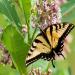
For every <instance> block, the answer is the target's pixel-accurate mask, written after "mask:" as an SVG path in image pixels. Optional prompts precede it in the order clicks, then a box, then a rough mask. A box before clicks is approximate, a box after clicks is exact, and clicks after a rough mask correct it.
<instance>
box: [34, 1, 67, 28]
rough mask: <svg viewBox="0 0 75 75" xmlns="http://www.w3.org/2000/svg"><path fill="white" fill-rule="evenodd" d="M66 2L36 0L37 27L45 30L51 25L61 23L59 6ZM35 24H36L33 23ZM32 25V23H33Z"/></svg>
mask: <svg viewBox="0 0 75 75" xmlns="http://www.w3.org/2000/svg"><path fill="white" fill-rule="evenodd" d="M66 2H67V1H66V0H50V1H49V0H42V1H40V0H37V1H36V5H37V7H36V9H37V13H38V16H36V17H37V19H38V21H39V22H38V25H39V26H40V28H41V29H45V28H46V27H47V26H49V25H51V24H56V23H60V22H61V17H62V16H61V9H60V5H61V4H63V3H66ZM35 23H36V22H35ZM33 25H35V24H34V22H33ZM33 27H34V26H33Z"/></svg>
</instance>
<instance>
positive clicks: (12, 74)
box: [0, 64, 20, 75]
mask: <svg viewBox="0 0 75 75" xmlns="http://www.w3.org/2000/svg"><path fill="white" fill-rule="evenodd" d="M0 75H20V74H19V72H18V71H17V70H16V69H12V68H11V67H10V66H7V65H6V66H5V65H1V64H0Z"/></svg>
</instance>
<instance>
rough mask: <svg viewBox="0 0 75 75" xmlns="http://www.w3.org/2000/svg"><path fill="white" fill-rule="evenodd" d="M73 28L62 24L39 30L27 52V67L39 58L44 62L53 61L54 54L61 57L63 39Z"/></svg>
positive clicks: (71, 25)
mask: <svg viewBox="0 0 75 75" xmlns="http://www.w3.org/2000/svg"><path fill="white" fill-rule="evenodd" d="M73 28H74V25H73V24H69V23H66V22H64V23H59V24H54V25H51V26H48V27H47V28H46V29H45V30H43V31H42V30H41V32H40V33H39V34H38V35H37V37H36V38H35V40H34V41H33V43H32V46H31V49H30V50H29V53H28V56H27V59H26V63H27V65H29V64H31V63H33V62H35V61H37V60H38V59H40V58H43V59H46V60H52V59H55V53H56V54H57V55H62V52H61V51H62V50H63V45H64V44H63V43H64V39H65V38H66V36H67V35H68V34H69V32H70V31H71V30H72V29H73Z"/></svg>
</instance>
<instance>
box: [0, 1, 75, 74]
mask: <svg viewBox="0 0 75 75" xmlns="http://www.w3.org/2000/svg"><path fill="white" fill-rule="evenodd" d="M15 1H17V3H16V2H15ZM34 1H35V0H9V1H8V0H0V28H2V29H3V30H4V32H3V33H2V37H1V33H0V37H1V38H2V39H1V40H2V42H3V44H4V45H5V47H6V48H7V49H8V51H9V53H10V55H11V57H12V60H13V62H14V65H15V67H16V69H12V68H11V67H10V66H9V65H4V64H3V65H2V64H0V75H5V74H7V75H20V74H21V75H27V72H29V71H30V70H31V68H32V67H36V68H37V67H42V71H43V72H44V71H47V70H48V68H51V69H52V70H53V75H75V71H74V70H75V60H74V58H75V46H74V45H75V40H74V39H75V36H74V35H75V29H74V30H73V31H72V32H71V34H72V36H73V40H72V43H71V44H70V49H71V52H70V54H69V55H68V56H67V58H66V59H65V60H63V61H56V62H55V65H56V68H55V69H54V68H53V67H52V65H51V63H50V64H49V62H47V61H44V60H38V61H37V62H35V63H33V64H32V65H30V66H29V67H28V68H26V67H25V64H24V60H25V58H26V55H27V52H28V49H29V48H30V45H28V44H31V42H32V40H33V37H34V35H31V34H33V33H34V34H35V30H36V29H34V30H33V32H31V31H32V28H31V26H30V22H29V20H30V10H31V2H32V3H34ZM61 9H62V21H65V22H70V23H73V24H75V10H74V9H75V0H68V3H66V4H64V5H62V6H61ZM25 23H26V24H27V26H28V30H29V31H28V34H27V37H28V39H26V38H27V37H24V36H22V34H21V26H22V24H25ZM24 39H26V40H27V42H26V43H25V42H24ZM27 43H28V44H27ZM61 63H62V64H61ZM44 65H45V66H44ZM26 70H27V72H26Z"/></svg>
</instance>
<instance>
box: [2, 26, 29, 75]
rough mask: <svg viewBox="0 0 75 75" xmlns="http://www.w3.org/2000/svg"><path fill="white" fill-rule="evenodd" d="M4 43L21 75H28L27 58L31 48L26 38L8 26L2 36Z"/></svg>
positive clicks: (14, 28)
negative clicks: (25, 40) (26, 42)
mask: <svg viewBox="0 0 75 75" xmlns="http://www.w3.org/2000/svg"><path fill="white" fill-rule="evenodd" d="M2 41H3V44H4V45H5V47H6V48H7V49H8V51H9V53H10V55H11V57H12V60H13V62H14V64H15V66H16V68H17V69H18V70H19V72H20V73H21V75H23V74H24V75H27V74H26V66H25V58H26V55H27V53H28V50H29V46H28V45H27V44H25V43H24V38H23V37H22V36H21V34H20V33H19V32H18V31H17V29H16V27H14V26H12V25H10V26H8V27H7V28H6V29H5V30H4V32H3V35H2Z"/></svg>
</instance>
